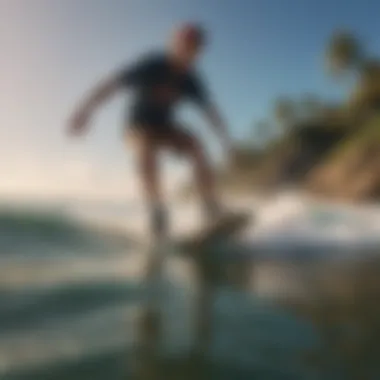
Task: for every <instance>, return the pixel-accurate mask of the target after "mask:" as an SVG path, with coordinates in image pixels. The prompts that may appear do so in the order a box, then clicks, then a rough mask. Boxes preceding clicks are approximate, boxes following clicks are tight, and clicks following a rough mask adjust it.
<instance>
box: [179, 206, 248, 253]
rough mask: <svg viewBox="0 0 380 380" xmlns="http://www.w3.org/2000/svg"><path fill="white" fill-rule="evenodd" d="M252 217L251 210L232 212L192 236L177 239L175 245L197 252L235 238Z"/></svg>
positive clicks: (185, 250)
mask: <svg viewBox="0 0 380 380" xmlns="http://www.w3.org/2000/svg"><path fill="white" fill-rule="evenodd" d="M252 219H253V215H252V214H251V213H249V212H236V213H230V214H228V215H225V216H223V217H221V218H220V219H217V220H215V222H214V223H211V224H209V225H207V226H206V227H205V228H202V229H201V230H198V231H196V232H194V233H192V234H191V235H190V236H186V237H183V238H180V239H178V240H176V241H175V246H176V248H177V250H179V251H182V252H187V253H190V252H192V253H194V254H196V253H197V252H201V251H204V250H207V249H208V248H209V247H211V246H213V245H214V244H215V243H218V242H221V241H225V240H228V239H231V238H233V237H234V236H235V235H236V234H238V233H240V232H241V231H242V230H243V229H244V228H245V227H247V226H248V224H249V223H250V222H251V221H252Z"/></svg>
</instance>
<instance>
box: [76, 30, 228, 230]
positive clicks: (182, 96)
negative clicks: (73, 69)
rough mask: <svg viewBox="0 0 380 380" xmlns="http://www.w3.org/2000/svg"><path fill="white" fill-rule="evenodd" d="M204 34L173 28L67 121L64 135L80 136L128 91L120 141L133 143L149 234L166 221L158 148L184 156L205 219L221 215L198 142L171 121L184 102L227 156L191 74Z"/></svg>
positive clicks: (206, 98)
mask: <svg viewBox="0 0 380 380" xmlns="http://www.w3.org/2000/svg"><path fill="white" fill-rule="evenodd" d="M206 37H207V36H206V33H205V30H204V29H203V28H202V27H201V26H199V25H196V24H185V25H182V26H180V27H179V28H177V29H176V30H175V31H174V33H173V35H172V36H171V38H170V43H169V46H168V48H167V49H166V50H165V51H160V52H151V53H148V54H146V55H144V56H142V57H140V58H139V59H137V61H136V62H135V63H133V64H131V65H129V66H128V67H126V68H123V69H121V70H119V71H117V72H116V73H114V74H113V75H111V76H110V77H108V78H106V79H105V80H103V81H102V82H101V83H100V84H99V85H98V86H96V88H94V89H93V90H92V92H91V93H90V94H89V96H87V97H86V98H85V99H84V101H83V102H82V103H81V104H80V105H79V107H78V108H77V109H76V110H75V112H74V114H73V115H72V117H71V119H70V122H69V132H70V133H71V134H73V135H80V134H82V133H83V132H85V130H86V127H87V126H88V124H89V121H90V119H91V116H92V115H93V114H94V111H95V110H96V109H97V108H98V107H99V106H100V105H102V104H104V103H105V101H107V100H108V99H110V97H111V96H112V95H114V94H116V93H117V92H119V91H122V90H126V89H131V90H132V92H133V95H134V100H133V103H132V105H131V108H130V109H129V110H128V111H129V112H128V115H129V116H128V118H126V120H125V136H126V138H127V139H128V141H131V139H132V141H133V142H134V147H135V148H136V154H137V156H136V158H137V163H138V170H139V175H140V176H141V179H142V183H143V189H144V191H145V195H146V199H147V202H148V203H149V209H150V210H151V218H150V220H151V229H152V232H153V233H155V234H159V233H161V232H163V231H164V230H165V229H166V228H167V216H166V210H165V206H164V204H163V202H162V197H161V193H160V186H159V178H158V177H159V176H158V168H157V164H158V160H157V155H158V153H159V151H161V150H162V149H168V150H172V151H174V152H176V153H178V154H180V155H182V156H186V157H187V158H188V159H189V160H191V162H192V163H193V165H194V171H195V180H196V183H197V185H198V189H199V192H200V194H201V198H202V200H203V209H204V210H205V215H206V217H207V219H208V220H210V221H212V220H215V219H218V218H219V217H220V216H221V215H222V213H221V211H222V208H221V205H220V200H219V198H218V194H217V192H216V188H215V183H214V173H213V170H212V168H211V165H210V162H209V160H208V157H207V154H206V151H205V149H204V147H203V146H202V143H201V141H200V140H199V138H198V137H197V136H196V135H194V134H192V133H190V132H189V131H188V130H187V129H185V128H184V127H183V126H182V124H181V123H180V122H178V121H177V120H175V118H174V115H173V114H174V110H175V108H176V105H177V104H178V103H179V102H180V101H181V100H189V101H191V102H193V103H194V104H196V105H197V106H198V107H199V109H200V110H201V111H202V113H203V115H204V116H205V118H206V119H207V121H208V122H209V123H210V124H211V126H213V127H214V129H215V131H216V132H217V134H218V136H219V138H220V141H221V144H222V147H223V149H224V152H225V153H227V154H229V153H230V152H231V149H232V142H231V139H230V137H229V134H228V131H227V128H226V126H225V123H224V122H223V120H222V118H221V116H220V112H219V111H218V109H217V107H216V106H215V104H214V103H213V102H212V99H211V97H210V95H209V93H208V89H207V86H206V84H205V83H204V81H203V79H202V78H201V76H200V75H199V73H198V72H197V71H196V68H195V64H196V60H197V58H198V57H199V55H200V54H201V52H202V51H203V48H204V47H205V46H206V40H207V38H206Z"/></svg>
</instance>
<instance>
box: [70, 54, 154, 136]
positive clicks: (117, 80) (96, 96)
mask: <svg viewBox="0 0 380 380" xmlns="http://www.w3.org/2000/svg"><path fill="white" fill-rule="evenodd" d="M155 62H156V60H154V59H152V58H151V57H150V56H148V57H145V58H144V59H139V60H138V61H137V62H135V63H134V64H133V65H131V66H129V67H127V68H125V69H123V70H121V71H119V72H117V73H116V74H113V75H111V76H109V77H108V78H106V79H105V80H103V81H102V82H100V83H99V84H98V85H97V86H96V87H95V88H94V89H93V90H92V91H91V92H90V94H89V95H88V96H87V97H86V98H85V99H84V101H83V102H82V103H81V104H80V106H79V107H78V108H77V110H76V112H74V115H73V116H72V118H71V120H70V124H69V130H70V132H73V133H78V132H82V131H83V130H84V129H85V127H86V126H87V124H88V121H89V119H90V117H91V116H92V114H93V113H94V111H95V110H96V109H97V108H98V107H99V106H100V105H102V104H104V103H105V102H106V101H108V100H109V99H110V98H111V97H112V96H113V95H115V94H116V93H117V92H118V91H119V90H120V89H122V88H125V87H129V86H133V85H138V84H139V83H140V82H141V81H142V80H143V79H144V78H145V77H146V76H147V75H149V72H150V71H151V70H152V67H153V68H154V64H155Z"/></svg>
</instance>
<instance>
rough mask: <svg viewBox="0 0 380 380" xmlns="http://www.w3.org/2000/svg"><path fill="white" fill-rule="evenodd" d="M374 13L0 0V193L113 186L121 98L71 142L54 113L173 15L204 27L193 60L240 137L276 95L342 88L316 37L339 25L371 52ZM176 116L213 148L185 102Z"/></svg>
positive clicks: (293, 4)
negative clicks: (202, 47) (202, 46)
mask: <svg viewBox="0 0 380 380" xmlns="http://www.w3.org/2000/svg"><path fill="white" fill-rule="evenodd" d="M379 14H380V3H377V2H376V1H374V0H373V1H364V0H362V1H356V0H355V1H353V0H352V1H344V0H336V1H327V0H321V1H311V0H191V1H190V0H187V1H185V0H107V1H106V0H81V1H78V0H33V1H29V0H0V25H1V33H0V46H1V48H2V58H1V60H0V85H1V88H2V89H3V91H2V97H1V98H2V107H1V110H0V125H1V127H0V148H1V150H2V153H3V154H2V155H3V157H5V160H3V162H2V164H0V173H1V174H2V178H3V179H4V181H5V182H4V181H3V186H2V185H1V184H0V192H1V190H2V189H8V191H10V190H12V191H13V190H15V191H16V190H20V191H26V192H27V191H29V190H30V191H32V190H33V189H34V190H33V191H40V190H41V191H43V189H50V190H49V191H58V190H62V192H65V191H66V190H67V191H69V190H70V186H71V187H72V186H74V185H75V186H76V187H75V186H74V187H73V188H72V189H71V190H70V191H72V192H75V191H79V189H81V191H82V192H83V193H86V192H89V191H90V190H91V188H94V187H96V186H97V185H98V187H99V188H100V187H101V188H102V189H104V191H105V192H107V189H108V190H109V189H111V188H112V189H114V190H115V192H116V193H117V191H119V190H120V189H122V187H123V186H125V182H120V181H122V180H121V179H120V178H121V177H123V178H124V177H125V178H127V179H125V181H127V183H128V181H130V178H131V175H130V174H129V175H127V174H126V171H128V170H127V169H126V167H129V165H128V163H129V162H130V157H129V156H128V154H127V155H125V152H124V151H123V146H122V144H121V143H120V135H121V121H122V115H123V106H124V103H125V102H126V101H125V100H124V99H122V98H117V99H115V100H114V101H112V102H111V103H110V104H108V105H107V107H105V109H104V110H102V111H100V112H99V113H98V114H97V115H96V118H95V119H94V122H93V132H92V133H91V134H90V136H88V137H87V138H86V139H84V140H83V141H78V142H73V141H69V140H68V139H67V138H66V137H65V135H64V133H63V129H64V126H65V121H66V120H67V117H68V115H69V113H70V111H71V110H72V108H73V106H74V105H75V103H76V102H77V101H78V100H80V99H81V97H82V96H83V94H85V93H86V91H88V90H89V89H90V88H91V86H93V85H94V84H95V83H96V81H97V80H98V79H99V78H101V76H102V75H105V74H108V73H109V72H110V71H112V70H113V69H116V68H118V67H120V66H121V65H123V64H124V63H128V62H130V61H132V60H134V59H135V57H136V55H138V54H140V53H143V52H144V51H146V50H149V49H152V48H160V47H164V45H165V43H166V38H167V36H168V34H169V33H170V31H171V30H172V28H173V25H175V24H176V23H178V22H181V21H184V20H196V21H200V22H202V23H204V25H205V26H206V28H207V29H208V30H209V34H210V37H209V38H210V45H209V47H208V49H207V51H206V52H205V55H204V57H203V58H202V59H201V62H200V66H201V69H202V71H203V72H204V74H205V75H206V78H207V80H208V82H209V85H210V87H211V89H212V92H213V93H214V95H215V98H216V100H217V101H218V103H219V105H220V107H221V108H222V110H223V113H224V114H225V116H226V118H227V120H228V122H229V124H230V128H231V130H232V132H233V135H234V136H235V137H236V138H240V137H241V136H243V135H244V133H245V132H246V131H247V129H248V127H249V125H252V123H253V122H254V121H255V120H260V119H263V118H267V117H268V115H269V113H270V109H271V105H272V104H273V100H274V99H275V98H276V97H277V96H279V95H290V96H298V95H301V94H302V93H304V92H313V93H316V94H318V95H320V96H322V97H323V98H331V99H339V98H342V97H343V96H344V88H343V86H342V85H339V84H337V83H335V82H334V81H332V80H331V78H329V77H328V76H327V75H326V72H325V71H324V67H323V50H324V47H325V45H326V41H327V40H328V38H329V36H330V35H331V33H332V32H333V31H334V30H335V29H336V28H347V29H350V30H352V31H354V32H356V33H357V34H358V35H359V36H361V37H362V38H363V41H364V42H366V44H367V47H368V50H369V51H371V52H376V51H379V48H380V38H378V36H379V35H380V24H379V22H378V15H379ZM183 117H184V118H185V119H186V120H189V122H190V123H191V124H193V125H194V129H195V130H197V131H200V133H201V136H202V137H204V138H205V141H206V144H208V146H210V147H211V148H212V151H216V150H217V148H216V147H217V145H215V143H213V142H212V139H211V138H212V134H210V133H209V132H207V131H206V129H205V125H204V122H203V121H202V120H201V119H200V118H199V116H198V115H197V114H196V112H195V110H193V109H191V108H189V107H186V108H185V109H184V110H183ZM174 167H176V166H175V165H174V166H171V169H170V170H172V168H174ZM170 170H169V171H170ZM128 173H129V172H128ZM70 184H73V185H70ZM94 184H95V185H94ZM96 184H97V185H96ZM107 186H108V187H107ZM74 188H75V189H74ZM28 189H29V190H28ZM116 189H118V190H117V191H116ZM112 191H113V190H112ZM112 191H111V193H112ZM120 191H121V193H122V190H120ZM116 193H115V194H116ZM112 194H113V193H112Z"/></svg>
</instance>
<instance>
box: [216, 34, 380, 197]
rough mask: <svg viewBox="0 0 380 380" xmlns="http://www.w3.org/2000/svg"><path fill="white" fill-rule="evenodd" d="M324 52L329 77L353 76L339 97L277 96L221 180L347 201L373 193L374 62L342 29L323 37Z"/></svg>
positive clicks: (377, 124)
mask: <svg viewBox="0 0 380 380" xmlns="http://www.w3.org/2000/svg"><path fill="white" fill-rule="evenodd" d="M325 56H326V63H327V68H328V73H329V75H331V77H332V78H340V79H343V80H350V81H352V80H353V83H354V84H353V86H352V88H351V90H350V93H349V94H348V96H347V98H346V99H343V100H342V102H341V103H340V104H331V103H329V102H327V101H323V100H322V99H321V98H320V97H318V96H317V95H314V94H303V95H301V96H300V97H299V98H298V99H290V98H287V97H286V96H281V97H279V98H278V99H277V100H276V101H275V103H274V107H273V115H272V118H268V120H265V121H259V122H258V123H257V124H256V125H255V126H254V128H253V129H251V130H250V131H248V137H247V138H245V139H244V143H242V144H241V145H240V147H238V149H237V152H236V155H235V159H234V162H232V163H231V165H230V167H229V168H228V169H227V171H225V172H224V173H223V175H221V184H222V186H227V187H228V189H229V190H232V189H236V188H239V189H240V190H242V189H244V191H251V190H253V188H252V186H260V187H264V188H265V189H268V187H275V188H277V187H278V186H281V185H282V184H284V183H293V184H296V185H298V186H302V187H305V188H307V189H309V190H310V191H317V192H319V193H323V194H324V195H327V196H336V197H339V198H346V199H350V200H355V201H356V200H367V199H373V198H375V199H377V198H378V197H379V196H380V191H379V189H380V168H379V165H378V164H376V161H379V154H380V149H379V147H380V145H379V142H380V60H378V59H374V58H373V57H372V56H370V55H368V54H367V53H366V51H365V48H364V46H363V44H362V42H361V41H360V40H359V39H358V38H357V37H356V36H354V35H353V34H351V33H347V32H338V33H335V34H334V35H333V36H332V37H331V39H330V41H329V42H328V44H327V48H326V52H325ZM255 140H256V141H255ZM257 141H258V142H259V143H261V145H260V146H257ZM255 142H256V144H255ZM376 158H377V160H376ZM226 179H228V181H226Z"/></svg>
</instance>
